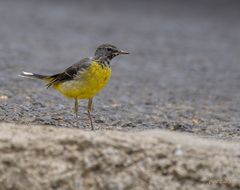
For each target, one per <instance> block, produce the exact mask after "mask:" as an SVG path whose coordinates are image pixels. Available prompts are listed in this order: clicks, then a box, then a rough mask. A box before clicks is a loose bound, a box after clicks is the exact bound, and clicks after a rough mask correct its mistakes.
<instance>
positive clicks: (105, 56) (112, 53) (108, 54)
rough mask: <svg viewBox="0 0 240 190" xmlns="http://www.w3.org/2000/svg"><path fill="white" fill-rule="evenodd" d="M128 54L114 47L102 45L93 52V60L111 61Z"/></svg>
mask: <svg viewBox="0 0 240 190" xmlns="http://www.w3.org/2000/svg"><path fill="white" fill-rule="evenodd" d="M123 54H129V53H128V52H126V51H123V50H120V49H118V48H117V47H116V46H114V45H111V44H102V45H100V46H98V48H97V50H96V51H95V55H94V58H95V59H98V60H102V61H111V60H112V59H113V58H114V57H116V56H118V55H123Z"/></svg>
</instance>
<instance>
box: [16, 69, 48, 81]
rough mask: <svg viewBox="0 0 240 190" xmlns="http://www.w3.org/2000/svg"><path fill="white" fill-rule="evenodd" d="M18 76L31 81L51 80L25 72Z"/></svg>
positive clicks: (44, 76)
mask: <svg viewBox="0 0 240 190" xmlns="http://www.w3.org/2000/svg"><path fill="white" fill-rule="evenodd" d="M18 76H20V77H25V78H30V79H40V80H44V81H49V80H50V77H49V76H46V75H39V74H35V73H28V72H24V71H23V72H22V73H21V74H20V75H18Z"/></svg>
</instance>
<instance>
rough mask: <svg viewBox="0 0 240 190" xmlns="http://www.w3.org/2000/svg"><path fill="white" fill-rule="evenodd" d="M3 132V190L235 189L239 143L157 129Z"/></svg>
mask: <svg viewBox="0 0 240 190" xmlns="http://www.w3.org/2000/svg"><path fill="white" fill-rule="evenodd" d="M0 129H1V133H0V152H1V157H0V184H1V189H4V190H10V189H15V190H21V189H29V187H30V189H35V190H41V189H58V190H76V189H79V190H80V189H81V190H85V189H86V190H89V189H91V190H113V189H116V190H121V189H124V190H130V189H131V190H132V189H136V190H146V189H148V190H160V189H161V190H173V189H180V190H192V189H193V187H194V189H196V190H206V189H209V190H210V189H214V190H217V189H218V190H235V189H236V190H237V189H239V188H240V181H239V176H240V165H239V157H240V144H239V143H238V144H235V143H234V144H233V143H229V142H224V141H219V140H218V141H216V140H206V139H200V138H197V137H192V136H187V135H182V134H177V133H173V132H168V131H160V130H154V131H144V132H129V133H125V132H117V131H97V132H95V133H92V132H88V131H83V130H78V133H76V130H75V129H65V128H61V129H56V128H53V127H50V126H48V127H44V126H31V127H29V126H21V125H17V126H16V125H15V126H14V125H12V124H3V123H2V124H0ZM143 139H144V140H143ZM2 153H4V154H2Z"/></svg>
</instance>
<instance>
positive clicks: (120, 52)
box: [118, 50, 129, 54]
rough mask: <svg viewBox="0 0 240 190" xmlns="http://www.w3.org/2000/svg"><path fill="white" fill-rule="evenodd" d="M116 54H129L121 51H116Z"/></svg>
mask: <svg viewBox="0 0 240 190" xmlns="http://www.w3.org/2000/svg"><path fill="white" fill-rule="evenodd" d="M118 54H129V52H127V51H123V50H119V51H118Z"/></svg>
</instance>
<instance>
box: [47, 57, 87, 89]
mask: <svg viewBox="0 0 240 190" xmlns="http://www.w3.org/2000/svg"><path fill="white" fill-rule="evenodd" d="M90 65H91V58H85V59H82V60H80V61H79V62H78V63H75V64H74V65H72V66H71V67H69V68H67V69H66V70H65V71H64V72H62V73H59V74H56V75H52V76H50V77H49V78H50V81H49V83H48V84H47V87H48V88H49V87H51V86H52V85H54V84H58V83H62V82H65V81H69V80H73V79H74V78H75V76H76V75H77V74H79V73H81V72H82V73H84V72H85V71H86V70H87V69H88V68H89V66H90Z"/></svg>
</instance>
